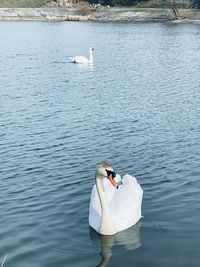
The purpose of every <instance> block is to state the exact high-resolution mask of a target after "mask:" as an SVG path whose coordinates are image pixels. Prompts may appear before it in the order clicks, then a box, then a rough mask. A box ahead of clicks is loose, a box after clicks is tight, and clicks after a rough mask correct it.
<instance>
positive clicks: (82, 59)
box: [69, 56, 90, 64]
mask: <svg viewBox="0 0 200 267" xmlns="http://www.w3.org/2000/svg"><path fill="white" fill-rule="evenodd" d="M69 59H70V60H71V61H72V62H73V63H79V64H89V63H90V61H89V60H88V59H87V58H86V57H83V56H76V57H69Z"/></svg>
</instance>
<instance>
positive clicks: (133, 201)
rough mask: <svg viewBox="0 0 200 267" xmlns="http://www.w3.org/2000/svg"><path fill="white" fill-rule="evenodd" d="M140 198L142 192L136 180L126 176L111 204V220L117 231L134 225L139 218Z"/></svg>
mask: <svg viewBox="0 0 200 267" xmlns="http://www.w3.org/2000/svg"><path fill="white" fill-rule="evenodd" d="M142 196H143V190H142V189H141V187H140V185H139V184H138V182H137V180H136V178H135V177H132V176H130V175H128V174H126V175H125V176H124V177H123V179H122V185H121V186H120V187H119V189H116V191H115V195H114V197H113V200H112V202H111V212H112V215H111V216H112V220H113V222H114V224H115V226H116V228H117V229H118V230H119V231H121V230H124V229H126V228H128V227H130V226H132V225H134V224H136V223H137V222H138V221H139V219H140V218H141V205H142Z"/></svg>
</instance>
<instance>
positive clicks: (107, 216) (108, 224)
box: [96, 175, 116, 235]
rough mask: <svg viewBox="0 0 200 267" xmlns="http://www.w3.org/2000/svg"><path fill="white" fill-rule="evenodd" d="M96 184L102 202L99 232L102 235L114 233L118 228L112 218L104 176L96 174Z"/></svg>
mask: <svg viewBox="0 0 200 267" xmlns="http://www.w3.org/2000/svg"><path fill="white" fill-rule="evenodd" d="M96 186H97V192H98V194H99V200H100V203H101V215H102V216H101V224H100V229H99V232H100V234H102V235H113V234H115V233H116V229H115V227H114V225H113V223H112V220H111V213H110V205H109V202H108V199H107V196H106V191H105V188H104V182H103V177H101V176H98V175H96Z"/></svg>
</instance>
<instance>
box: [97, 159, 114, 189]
mask: <svg viewBox="0 0 200 267" xmlns="http://www.w3.org/2000/svg"><path fill="white" fill-rule="evenodd" d="M96 175H98V176H99V177H102V179H103V178H104V177H106V178H108V180H109V181H110V182H111V184H112V185H113V186H114V187H115V188H118V184H117V182H116V181H115V179H114V178H115V177H116V174H115V172H114V170H113V167H112V166H111V165H110V164H108V163H103V164H101V165H100V166H99V167H98V168H97V170H96Z"/></svg>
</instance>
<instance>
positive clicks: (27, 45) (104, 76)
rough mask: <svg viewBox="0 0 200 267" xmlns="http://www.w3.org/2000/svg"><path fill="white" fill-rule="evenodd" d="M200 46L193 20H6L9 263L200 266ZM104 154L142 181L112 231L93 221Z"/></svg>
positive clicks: (2, 159) (23, 266)
mask: <svg viewBox="0 0 200 267" xmlns="http://www.w3.org/2000/svg"><path fill="white" fill-rule="evenodd" d="M88 47H94V48H95V51H94V62H95V64H94V66H93V67H89V66H79V65H74V64H70V63H69V62H68V58H67V57H68V56H70V55H87V49H88ZM199 51H200V27H199V26H198V25H172V24H151V23H147V24H142V23H141V24H137V23H136V24H134V23H114V24H113V23H90V22H89V23H87V22H86V23H81V22H78V23H76V22H60V23H59V22H58V23H57V22H54V23H47V22H1V23H0V100H1V101H0V199H1V202H0V203H1V205H0V206H1V216H0V262H2V260H3V257H4V255H5V254H6V253H7V254H8V257H7V259H6V262H5V265H4V266H5V267H27V266H29V267H36V266H38V267H55V266H58V267H64V266H67V267H80V266H81V267H90V266H91V267H94V266H108V267H109V266H113V267H122V266H126V267H132V266H137V267H166V266H173V267H178V266H180V267H186V266H187V267H191V266H192V267H194V266H199V262H200V253H199V247H200V233H199V227H200V201H199V194H200V179H199V178H200V142H199V140H200V81H199V68H200V53H199ZM104 161H108V162H110V163H111V164H112V165H113V167H114V169H115V171H116V172H117V173H119V174H121V175H124V174H126V173H129V174H131V175H134V176H136V177H137V179H138V181H139V183H140V184H141V186H142V188H143V190H144V198H143V206H142V213H143V216H144V217H143V218H142V219H141V221H140V222H139V223H138V224H137V225H136V226H134V227H132V228H130V229H128V230H127V231H124V232H121V233H120V234H118V235H116V236H112V237H102V236H100V235H98V234H97V233H96V232H95V231H92V229H90V228H89V226H88V206H89V198H90V192H91V189H92V186H93V184H94V174H95V170H96V167H97V165H98V164H99V163H101V162H104Z"/></svg>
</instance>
